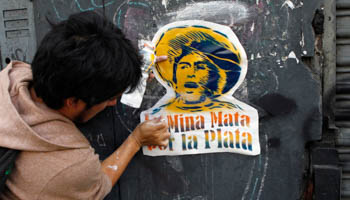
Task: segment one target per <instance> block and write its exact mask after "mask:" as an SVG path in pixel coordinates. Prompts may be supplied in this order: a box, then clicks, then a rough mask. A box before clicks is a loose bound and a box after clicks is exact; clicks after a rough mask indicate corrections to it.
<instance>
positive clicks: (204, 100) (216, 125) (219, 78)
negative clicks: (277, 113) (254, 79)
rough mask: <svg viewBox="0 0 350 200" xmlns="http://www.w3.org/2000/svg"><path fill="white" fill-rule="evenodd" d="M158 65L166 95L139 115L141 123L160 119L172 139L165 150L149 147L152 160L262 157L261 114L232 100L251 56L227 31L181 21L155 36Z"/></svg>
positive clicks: (208, 25)
mask: <svg viewBox="0 0 350 200" xmlns="http://www.w3.org/2000/svg"><path fill="white" fill-rule="evenodd" d="M152 43H153V44H154V46H155V52H154V53H155V55H156V56H157V55H167V56H168V60H166V61H164V62H161V63H157V64H156V65H155V66H154V69H153V71H154V72H155V76H156V79H157V80H158V81H159V82H160V83H161V84H162V85H163V86H164V87H165V88H166V89H167V93H166V95H165V96H164V97H162V99H160V100H159V101H158V102H157V103H156V105H154V106H153V107H152V108H150V109H149V110H146V111H143V112H142V113H141V121H145V120H149V119H153V118H156V117H159V116H162V117H163V118H164V119H165V120H166V121H167V123H168V125H169V132H170V133H171V137H170V139H169V145H168V146H167V147H160V146H145V147H143V153H144V154H145V155H150V156H160V155H185V154H199V153H214V152H233V153H240V154H246V155H257V154H260V145H259V131H258V126H259V123H258V113H257V111H256V110H255V109H254V108H253V107H251V106H249V105H247V104H245V103H243V102H240V101H238V100H236V99H235V98H233V96H232V95H233V93H234V91H235V90H236V89H237V88H238V87H239V85H240V84H241V83H242V82H243V80H244V78H245V75H246V73H247V66H248V64H247V56H246V53H245V51H244V49H243V47H242V45H241V44H240V42H239V40H238V39H237V37H236V35H235V34H234V33H233V32H232V30H231V29H230V28H229V27H227V26H222V25H219V24H214V23H210V22H205V21H197V20H191V21H181V22H175V23H171V24H168V25H166V26H164V27H162V28H161V29H160V30H159V31H158V32H157V33H156V35H155V36H154V38H153V41H152Z"/></svg>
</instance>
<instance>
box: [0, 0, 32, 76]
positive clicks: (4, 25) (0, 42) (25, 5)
mask: <svg viewBox="0 0 350 200" xmlns="http://www.w3.org/2000/svg"><path fill="white" fill-rule="evenodd" d="M0 5H1V6H0V47H1V51H0V52H1V56H0V59H1V62H0V69H2V68H4V67H5V66H6V65H7V64H8V63H9V62H10V61H11V60H21V61H24V62H30V61H31V60H32V59H33V56H34V53H35V50H36V42H35V41H36V39H35V38H36V35H35V29H34V15H33V3H32V2H30V1H27V0H13V1H6V0H1V1H0Z"/></svg>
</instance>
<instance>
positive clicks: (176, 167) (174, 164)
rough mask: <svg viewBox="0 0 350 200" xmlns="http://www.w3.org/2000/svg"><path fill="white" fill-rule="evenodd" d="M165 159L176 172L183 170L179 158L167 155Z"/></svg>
mask: <svg viewBox="0 0 350 200" xmlns="http://www.w3.org/2000/svg"><path fill="white" fill-rule="evenodd" d="M166 160H167V161H168V163H169V164H170V166H171V167H172V168H173V169H174V170H175V171H177V172H181V171H183V166H182V162H181V160H180V158H178V157H171V156H168V157H166Z"/></svg>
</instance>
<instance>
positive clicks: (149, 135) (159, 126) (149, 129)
mask: <svg viewBox="0 0 350 200" xmlns="http://www.w3.org/2000/svg"><path fill="white" fill-rule="evenodd" d="M131 136H132V137H133V138H134V139H135V140H136V142H137V143H138V144H139V145H140V147H141V146H145V145H159V146H167V145H168V142H169V137H170V133H169V132H168V125H167V124H166V122H165V121H164V120H163V119H162V118H161V117H159V118H156V119H152V120H148V121H145V122H143V123H141V124H139V125H138V126H137V127H136V128H135V130H134V131H133V132H132V133H131Z"/></svg>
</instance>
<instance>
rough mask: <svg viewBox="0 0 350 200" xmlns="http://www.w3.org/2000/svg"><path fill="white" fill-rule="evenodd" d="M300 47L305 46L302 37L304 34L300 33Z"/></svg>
mask: <svg viewBox="0 0 350 200" xmlns="http://www.w3.org/2000/svg"><path fill="white" fill-rule="evenodd" d="M300 46H301V47H304V46H305V37H304V33H301V41H300Z"/></svg>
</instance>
